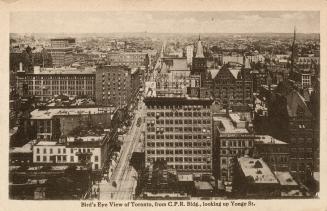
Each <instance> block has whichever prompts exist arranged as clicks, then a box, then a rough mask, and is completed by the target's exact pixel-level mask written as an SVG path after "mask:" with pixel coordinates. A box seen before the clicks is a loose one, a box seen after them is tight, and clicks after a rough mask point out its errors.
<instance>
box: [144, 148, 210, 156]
mask: <svg viewBox="0 0 327 211" xmlns="http://www.w3.org/2000/svg"><path fill="white" fill-rule="evenodd" d="M174 153H175V155H183V154H184V155H206V154H211V150H205V149H204V150H201V149H193V150H191V149H184V150H183V149H175V150H169V149H166V150H164V149H157V150H147V154H148V155H155V154H156V155H173V154H174Z"/></svg>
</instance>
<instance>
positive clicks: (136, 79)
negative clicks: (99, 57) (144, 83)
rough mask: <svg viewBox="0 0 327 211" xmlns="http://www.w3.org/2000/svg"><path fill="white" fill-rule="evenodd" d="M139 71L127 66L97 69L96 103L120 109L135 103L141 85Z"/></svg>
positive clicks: (100, 67)
mask: <svg viewBox="0 0 327 211" xmlns="http://www.w3.org/2000/svg"><path fill="white" fill-rule="evenodd" d="M138 71H139V69H131V68H129V67H127V66H110V65H106V66H99V67H97V70H96V94H95V100H96V103H97V104H98V105H116V106H119V107H123V106H129V105H132V104H133V103H135V101H136V100H137V94H138V92H139V89H140V85H141V83H140V76H139V72H138Z"/></svg>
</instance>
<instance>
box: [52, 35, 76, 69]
mask: <svg viewBox="0 0 327 211" xmlns="http://www.w3.org/2000/svg"><path fill="white" fill-rule="evenodd" d="M50 42H51V47H50V48H49V49H48V50H49V52H50V54H51V57H52V64H53V66H55V67H62V66H69V65H71V64H72V63H73V62H74V60H73V46H74V44H75V39H73V38H62V39H61V38H60V39H59V38H58V39H51V40H50Z"/></svg>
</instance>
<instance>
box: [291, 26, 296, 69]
mask: <svg viewBox="0 0 327 211" xmlns="http://www.w3.org/2000/svg"><path fill="white" fill-rule="evenodd" d="M295 39H296V26H294V34H293V43H292V56H291V72H292V71H293V68H294V59H295Z"/></svg>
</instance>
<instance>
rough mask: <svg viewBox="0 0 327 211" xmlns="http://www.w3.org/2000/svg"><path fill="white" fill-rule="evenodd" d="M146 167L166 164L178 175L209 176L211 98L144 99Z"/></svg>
mask: <svg viewBox="0 0 327 211" xmlns="http://www.w3.org/2000/svg"><path fill="white" fill-rule="evenodd" d="M144 102H145V105H146V108H147V114H146V118H145V124H146V130H145V164H146V166H149V165H150V164H151V163H152V162H154V161H157V160H165V161H167V165H168V168H173V169H176V170H177V172H178V173H179V174H197V175H200V176H201V175H211V174H212V159H211V158H212V120H211V118H212V116H211V111H210V106H211V104H212V100H211V99H199V98H192V99H190V98H187V97H146V98H145V99H144Z"/></svg>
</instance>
